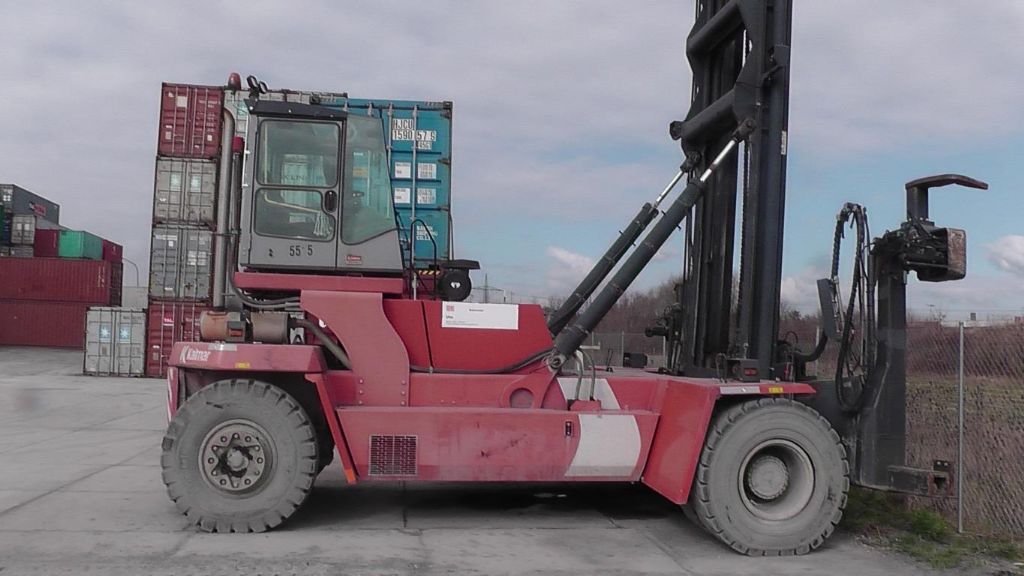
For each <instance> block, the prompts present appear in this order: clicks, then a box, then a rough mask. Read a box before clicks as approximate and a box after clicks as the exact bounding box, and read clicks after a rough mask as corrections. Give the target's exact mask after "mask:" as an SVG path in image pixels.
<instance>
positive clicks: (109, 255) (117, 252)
mask: <svg viewBox="0 0 1024 576" xmlns="http://www.w3.org/2000/svg"><path fill="white" fill-rule="evenodd" d="M103 259H104V260H106V261H107V262H121V261H122V260H124V247H123V246H121V245H120V244H117V243H116V242H111V241H110V240H107V239H106V238H104V239H103Z"/></svg>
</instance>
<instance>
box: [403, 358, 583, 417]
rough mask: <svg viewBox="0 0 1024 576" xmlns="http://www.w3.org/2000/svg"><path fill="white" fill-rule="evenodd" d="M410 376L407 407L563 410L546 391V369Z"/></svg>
mask: <svg viewBox="0 0 1024 576" xmlns="http://www.w3.org/2000/svg"><path fill="white" fill-rule="evenodd" d="M411 377H412V385H411V389H410V391H409V405H410V406H418V407H439V408H440V407H453V408H469V407H478V408H513V407H514V408H541V407H543V408H549V409H555V410H565V409H566V402H565V400H564V399H562V398H561V397H560V396H558V395H550V394H548V392H549V391H550V390H551V388H552V386H551V383H552V381H553V380H554V377H553V376H552V375H551V373H550V372H549V371H548V370H547V369H546V368H541V369H539V370H536V371H534V372H532V373H530V374H422V373H414V374H412V375H411Z"/></svg>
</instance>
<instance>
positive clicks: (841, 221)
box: [819, 203, 875, 412]
mask: <svg viewBox="0 0 1024 576" xmlns="http://www.w3.org/2000/svg"><path fill="white" fill-rule="evenodd" d="M847 223H849V225H850V226H851V227H853V228H855V229H856V233H857V239H856V248H855V251H854V260H853V276H852V279H851V286H850V297H849V300H848V301H847V304H846V309H845V310H844V314H843V318H842V328H841V330H840V333H839V350H838V354H837V356H836V372H835V387H836V397H837V398H838V399H839V405H840V408H842V409H843V410H844V411H847V412H856V411H857V410H858V409H859V408H860V405H861V401H862V400H863V398H864V392H865V390H864V387H863V384H862V385H861V386H860V387H858V388H857V389H856V390H851V388H852V386H847V385H844V381H846V380H850V381H851V382H852V381H853V380H854V379H855V378H856V377H857V376H858V374H857V373H858V371H861V370H862V369H863V367H864V366H868V367H870V366H871V364H872V362H873V358H874V346H875V342H874V322H875V318H874V315H875V309H874V298H875V287H874V284H875V279H874V277H873V274H872V272H871V267H870V262H868V260H869V259H870V245H869V242H870V238H871V233H870V230H869V228H868V218H867V212H866V211H865V210H864V208H863V207H862V206H860V205H858V204H852V203H847V204H846V205H844V206H843V209H842V210H841V211H840V212H839V216H838V218H837V220H836V230H835V236H834V238H833V250H832V277H831V280H832V283H833V286H838V285H839V284H838V280H839V254H840V245H841V243H842V238H843V236H844V231H843V228H844V226H845V225H847ZM858 308H859V313H858V314H857V316H859V317H860V319H861V321H860V327H861V331H862V332H863V342H864V344H865V345H864V346H863V353H864V357H863V358H857V357H855V356H854V353H853V350H852V347H853V335H854V313H855V312H857V311H858ZM823 340H824V338H823ZM819 347H820V348H824V346H823V345H821V343H819Z"/></svg>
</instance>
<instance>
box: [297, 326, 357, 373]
mask: <svg viewBox="0 0 1024 576" xmlns="http://www.w3.org/2000/svg"><path fill="white" fill-rule="evenodd" d="M292 324H294V325H295V326H296V327H298V328H302V329H304V330H309V331H310V332H312V333H313V335H314V336H316V339H317V340H318V341H319V342H320V345H321V346H323V347H324V348H327V350H329V351H330V353H331V354H333V355H334V357H335V358H337V359H338V362H339V363H340V364H341V365H342V367H344V368H345V369H346V370H351V369H352V360H351V359H349V357H348V354H346V353H345V351H344V350H343V349H342V348H341V346H339V345H338V343H337V342H335V341H334V340H333V339H331V337H330V336H328V335H327V334H326V333H325V332H324V331H323V330H321V329H320V327H319V326H317V325H316V324H315V323H313V322H310V321H309V320H306V319H305V318H293V319H292Z"/></svg>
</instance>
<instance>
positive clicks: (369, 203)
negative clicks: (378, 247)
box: [341, 115, 396, 244]
mask: <svg viewBox="0 0 1024 576" xmlns="http://www.w3.org/2000/svg"><path fill="white" fill-rule="evenodd" d="M345 156H346V158H345V160H346V161H345V183H344V194H343V203H342V208H341V239H342V242H344V243H346V244H359V243H360V242H365V241H367V240H369V239H371V238H373V237H375V236H379V235H381V234H383V233H384V232H387V231H389V230H394V229H395V228H396V225H395V213H394V207H393V206H392V201H393V200H392V198H393V196H392V192H391V179H390V177H389V168H388V158H387V153H386V152H385V148H384V126H383V124H382V123H381V121H380V119H379V118H374V117H371V116H355V115H353V116H349V117H348V126H347V134H346V139H345Z"/></svg>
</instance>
